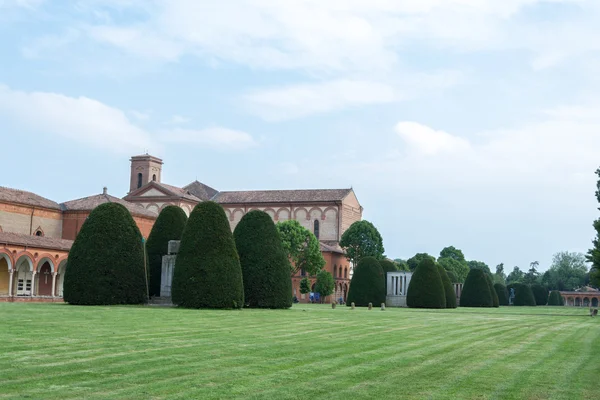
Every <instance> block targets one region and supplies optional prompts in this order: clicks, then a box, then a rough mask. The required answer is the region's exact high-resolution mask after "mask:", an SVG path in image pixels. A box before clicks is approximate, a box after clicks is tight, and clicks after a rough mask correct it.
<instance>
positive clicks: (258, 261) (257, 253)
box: [233, 210, 292, 308]
mask: <svg viewBox="0 0 600 400" xmlns="http://www.w3.org/2000/svg"><path fill="white" fill-rule="evenodd" d="M233 237H234V239H235V245H236V248H237V251H238V254H239V256H240V264H241V267H242V276H243V280H244V299H245V304H246V306H247V307H252V308H290V307H291V306H292V278H291V275H290V261H289V260H288V258H287V255H286V253H285V251H284V249H283V245H282V243H281V239H280V237H279V233H278V232H277V228H276V227H275V224H274V223H273V220H272V219H271V217H270V216H269V214H267V213H266V212H264V211H259V210H254V211H250V212H249V213H247V214H246V215H244V216H243V217H242V219H241V220H240V222H239V223H238V224H237V226H236V228H235V230H234V231H233Z"/></svg>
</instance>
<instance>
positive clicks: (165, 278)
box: [160, 240, 180, 298]
mask: <svg viewBox="0 0 600 400" xmlns="http://www.w3.org/2000/svg"><path fill="white" fill-rule="evenodd" d="M179 242H180V241H179V240H169V244H168V248H167V255H166V256H163V258H162V270H161V274H160V297H165V298H167V297H168V298H170V297H171V284H172V282H173V271H174V270H175V259H176V258H177V253H178V252H179Z"/></svg>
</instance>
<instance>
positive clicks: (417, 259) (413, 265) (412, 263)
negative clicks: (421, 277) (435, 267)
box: [406, 253, 435, 271]
mask: <svg viewBox="0 0 600 400" xmlns="http://www.w3.org/2000/svg"><path fill="white" fill-rule="evenodd" d="M425 258H427V259H430V260H431V261H433V262H435V257H434V256H430V255H429V254H427V253H417V254H415V255H414V256H413V257H411V258H409V259H408V260H407V261H406V264H408V268H409V270H410V271H414V270H416V269H417V267H418V266H419V264H421V261H423V260H424V259H425Z"/></svg>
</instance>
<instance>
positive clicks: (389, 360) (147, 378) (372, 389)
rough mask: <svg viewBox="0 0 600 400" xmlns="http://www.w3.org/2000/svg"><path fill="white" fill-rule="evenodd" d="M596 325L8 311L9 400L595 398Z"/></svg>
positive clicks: (578, 320) (0, 390)
mask: <svg viewBox="0 0 600 400" xmlns="http://www.w3.org/2000/svg"><path fill="white" fill-rule="evenodd" d="M587 313H588V311H587V309H576V308H568V307H531V308H529V307H501V308H500V309H466V308H459V309H456V310H417V309H389V308H388V309H387V310H386V311H384V312H382V311H380V310H378V309H377V310H375V309H374V310H372V311H368V310H367V309H356V310H350V309H349V308H348V307H338V308H337V309H335V310H332V309H331V307H330V306H328V305H295V306H294V307H293V308H292V309H290V310H237V311H212V310H202V311H197V310H183V309H171V308H160V307H126V306H123V307H76V306H69V305H63V304H18V303H15V304H7V303H4V304H2V303H0V343H1V349H2V351H0V371H1V373H0V399H21V398H29V399H191V398H198V399H199V398H202V399H211V398H214V399H217V398H242V399H306V398H327V399H350V398H360V399H365V398H374V399H376V398H377V399H381V398H390V399H398V398H401V399H423V398H430V399H549V398H555V399H597V398H599V396H600V383H599V381H598V376H599V373H600V364H598V359H599V357H600V318H590V317H589V316H587Z"/></svg>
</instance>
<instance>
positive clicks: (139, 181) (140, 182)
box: [137, 172, 142, 189]
mask: <svg viewBox="0 0 600 400" xmlns="http://www.w3.org/2000/svg"><path fill="white" fill-rule="evenodd" d="M137 187H138V189H139V188H141V187H142V173H141V172H140V173H139V174H138V184H137Z"/></svg>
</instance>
